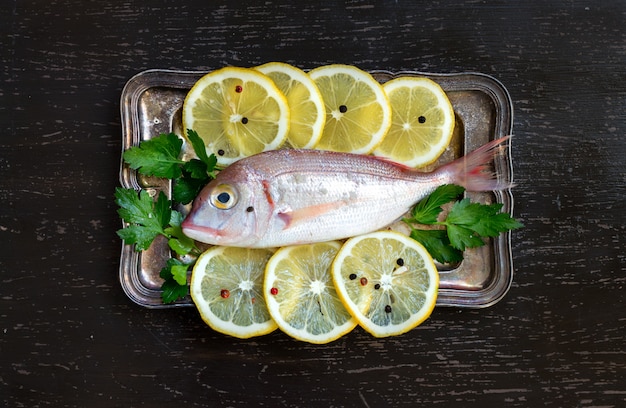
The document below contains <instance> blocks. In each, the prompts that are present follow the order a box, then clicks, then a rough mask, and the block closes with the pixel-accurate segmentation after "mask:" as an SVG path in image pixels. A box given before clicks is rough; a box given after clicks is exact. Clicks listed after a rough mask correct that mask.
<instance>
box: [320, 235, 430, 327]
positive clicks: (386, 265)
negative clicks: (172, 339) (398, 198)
mask: <svg viewBox="0 0 626 408" xmlns="http://www.w3.org/2000/svg"><path fill="white" fill-rule="evenodd" d="M332 274H333V280H334V282H335V287H336V288H337V293H339V296H340V297H341V300H342V301H343V302H344V304H345V306H346V308H347V309H348V310H349V311H350V313H351V314H352V315H353V316H354V317H355V318H356V319H357V320H358V322H359V324H360V325H361V327H363V328H364V329H365V330H366V331H368V332H369V333H371V334H372V335H373V336H376V337H386V336H394V335H399V334H402V333H406V332H407V331H409V330H411V329H412V328H414V327H416V326H417V325H419V324H420V323H421V322H423V321H424V320H425V319H426V318H427V317H428V316H430V314H431V312H432V310H433V308H434V307H435V301H436V300H437V291H438V287H439V275H438V272H437V268H436V267H435V264H434V263H433V260H432V258H431V257H430V255H429V254H428V252H427V251H426V249H424V247H423V246H422V245H421V244H419V243H418V242H416V241H415V240H413V239H412V238H409V237H407V236H406V235H402V234H400V233H397V232H391V231H379V232H374V233H371V234H366V235H361V236H358V237H355V238H351V239H349V240H348V241H347V242H346V243H345V244H344V246H343V247H342V248H341V250H340V251H339V253H338V254H337V256H336V258H335V261H334V262H333V265H332Z"/></svg>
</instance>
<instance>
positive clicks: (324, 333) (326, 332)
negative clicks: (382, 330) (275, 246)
mask: <svg viewBox="0 0 626 408" xmlns="http://www.w3.org/2000/svg"><path fill="white" fill-rule="evenodd" d="M340 247H341V245H340V244H339V243H338V242H334V241H332V242H323V243H317V244H311V245H300V246H291V247H283V248H281V249H279V250H278V251H276V253H275V254H274V256H272V257H271V258H270V260H269V262H268V264H267V268H266V269H265V283H264V285H263V286H264V289H263V290H264V293H265V300H266V302H267V307H268V309H269V311H270V314H271V315H272V317H273V318H274V320H275V321H276V323H277V324H278V327H280V329H281V330H282V331H284V332H285V333H286V334H287V335H289V336H291V337H293V338H295V339H298V340H301V341H306V342H309V343H316V344H324V343H329V342H331V341H333V340H336V339H338V338H339V337H341V336H343V335H344V334H346V333H348V332H350V331H351V330H352V329H353V328H354V327H355V326H356V324H357V322H356V320H354V318H352V316H351V315H350V313H348V311H347V310H346V309H345V307H344V306H343V304H342V303H341V301H340V300H339V297H338V296H337V293H336V291H335V288H334V286H333V282H332V278H331V275H330V265H331V263H332V261H333V258H334V257H335V254H336V253H337V251H339V248H340Z"/></svg>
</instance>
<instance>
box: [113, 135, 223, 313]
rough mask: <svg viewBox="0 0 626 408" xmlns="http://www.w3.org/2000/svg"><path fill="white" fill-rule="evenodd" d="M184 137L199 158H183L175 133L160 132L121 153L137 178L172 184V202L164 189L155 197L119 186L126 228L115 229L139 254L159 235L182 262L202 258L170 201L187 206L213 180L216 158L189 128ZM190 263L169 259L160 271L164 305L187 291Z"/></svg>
mask: <svg viewBox="0 0 626 408" xmlns="http://www.w3.org/2000/svg"><path fill="white" fill-rule="evenodd" d="M187 138H188V140H189V141H190V142H191V145H192V147H193V149H194V151H195V153H196V155H197V156H198V158H197V159H195V158H194V159H190V160H188V161H185V160H181V159H180V158H179V157H180V156H181V149H182V146H183V141H182V140H181V139H180V138H179V137H178V136H177V135H176V134H174V133H168V134H161V135H159V136H158V137H155V138H153V139H149V140H145V141H143V142H141V143H140V144H139V146H134V147H132V148H130V149H128V150H127V151H126V152H124V155H123V159H124V161H125V162H126V163H128V165H129V166H130V168H132V169H135V170H137V171H138V172H139V173H140V174H143V175H147V176H154V177H159V178H165V179H170V180H172V182H173V188H172V200H169V199H168V198H167V196H166V195H165V193H163V192H162V191H161V192H159V194H158V195H157V196H156V199H154V198H153V197H151V196H150V194H149V193H148V192H147V191H146V190H141V191H140V192H139V193H137V191H135V190H134V189H132V188H119V187H118V188H117V189H116V190H115V201H116V203H117V204H118V206H119V209H118V214H119V216H120V218H122V219H123V220H124V221H126V222H127V223H128V224H129V225H128V226H126V227H125V228H122V229H120V230H118V231H117V234H118V236H119V237H120V238H122V239H123V240H124V242H125V243H127V244H130V245H133V244H134V245H135V246H136V248H137V250H138V251H143V250H146V249H148V248H149V247H150V244H151V243H152V242H153V241H154V239H155V238H156V237H157V236H158V235H163V236H164V237H166V238H167V241H168V245H169V247H170V249H171V250H172V251H174V252H175V253H176V254H177V255H179V256H180V257H181V258H182V257H185V256H186V255H191V258H192V259H193V258H195V257H197V256H198V255H199V254H200V250H199V249H198V247H197V246H196V243H195V241H194V240H193V239H191V238H189V237H187V236H186V235H185V234H183V231H182V229H181V226H180V225H181V223H182V221H183V215H182V214H181V213H180V212H179V211H176V210H174V209H172V207H173V202H177V203H181V204H187V203H189V202H191V201H192V200H193V199H194V198H195V197H196V196H197V195H198V193H199V192H200V190H201V189H202V187H204V186H205V185H206V184H207V183H208V182H209V181H210V180H211V179H213V178H214V177H215V174H216V172H217V171H218V169H217V168H216V164H217V159H216V157H215V156H214V155H213V154H211V155H208V154H207V152H206V149H205V147H204V142H203V141H202V139H201V138H200V137H199V136H198V134H197V133H196V132H194V131H193V130H189V131H188V132H187ZM189 266H190V263H185V262H183V261H181V260H180V259H177V258H171V259H169V260H168V261H167V264H166V266H165V267H164V268H163V269H162V270H161V272H160V276H161V278H163V280H164V282H163V284H162V286H161V289H162V291H161V297H162V299H163V302H164V303H171V302H174V301H176V300H177V299H178V298H181V297H184V296H186V295H187V293H189V287H188V285H187V270H188V269H189Z"/></svg>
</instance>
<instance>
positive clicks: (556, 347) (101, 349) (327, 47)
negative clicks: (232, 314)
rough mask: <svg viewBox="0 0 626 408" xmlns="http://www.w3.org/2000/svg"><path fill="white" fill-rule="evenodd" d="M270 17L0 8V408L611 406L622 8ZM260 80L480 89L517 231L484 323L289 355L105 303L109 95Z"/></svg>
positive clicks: (112, 172) (276, 5)
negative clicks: (354, 78) (345, 71)
mask: <svg viewBox="0 0 626 408" xmlns="http://www.w3.org/2000/svg"><path fill="white" fill-rule="evenodd" d="M293 3H294V2H291V1H263V2H248V3H245V2H241V1H234V0H230V1H206V0H193V1H192V0H189V1H181V0H177V1H166V0H151V1H147V0H145V1H144V0H135V1H118V2H114V1H104V0H90V1H89V0H80V1H79V0H75V1H60V0H33V1H18V0H12V1H9V0H2V6H1V7H0V60H1V67H2V69H1V74H0V130H1V131H2V133H1V134H0V169H1V177H0V199H1V200H2V201H1V206H0V239H1V241H0V273H1V276H0V402H1V403H2V404H3V406H7V407H36V406H55V407H56V406H80V407H84V406H89V407H140V406H146V407H162V406H167V405H169V406H194V407H196V406H216V407H219V406H223V407H230V406H234V407H238V406H271V407H275V406H282V407H307V406H320V407H340V406H357V407H358V406H361V407H385V406H442V407H446V406H460V407H474V406H475V407H504V406H511V407H544V406H545V407H623V406H625V404H626V381H625V380H624V377H625V375H626V352H625V350H624V346H625V342H624V337H625V334H626V329H624V326H625V325H626V307H625V302H624V298H625V295H624V289H625V288H624V283H625V276H626V274H625V272H626V267H625V256H624V252H625V246H626V245H625V244H626V231H625V222H624V221H626V216H625V215H624V213H625V210H626V208H625V204H624V200H625V198H626V165H625V160H626V159H625V157H626V139H625V137H626V30H625V28H624V27H625V26H626V25H625V23H626V3H625V2H624V1H620V0H615V1H544V0H531V1H466V2H462V1H428V2H426V1H410V2H409V1H397V2H395V1H371V2H367V1H342V2H337V1H322V2H301V3H300V4H293ZM272 60H277V61H284V62H288V63H292V64H295V65H297V66H299V67H302V68H305V69H309V68H313V67H315V66H318V65H322V64H327V63H348V64H354V65H357V66H359V67H361V68H363V69H386V70H391V71H399V70H418V71H426V72H437V73H455V72H462V71H478V72H483V73H486V74H489V75H492V76H494V77H496V78H498V79H499V80H500V81H502V82H503V84H504V85H505V86H506V87H507V89H508V90H509V91H510V93H511V96H512V99H513V104H514V112H515V119H514V133H515V137H514V140H513V142H512V143H513V160H514V175H515V181H516V182H517V187H516V188H515V190H514V196H515V215H516V217H518V218H519V219H520V220H521V221H523V222H524V223H525V224H526V228H524V229H523V230H520V231H516V232H514V233H513V261H514V266H515V278H514V282H513V285H512V288H511V290H510V292H509V293H508V294H507V296H506V297H505V298H504V299H503V300H502V301H501V302H500V303H498V304H496V305H495V306H492V307H490V308H487V309H482V310H459V309H452V308H437V309H436V310H435V312H434V313H433V315H432V317H431V318H430V319H429V320H427V321H426V322H425V323H424V324H423V325H422V326H420V327H418V328H417V329H416V330H413V331H412V332H410V333H408V334H406V335H404V336H401V337H395V338H389V339H385V340H376V339H374V338H372V337H371V336H370V335H368V334H366V333H365V332H364V331H363V330H361V329H356V330H355V331H354V332H352V333H351V334H349V335H348V336H346V337H344V338H342V339H340V340H338V341H336V342H334V343H332V344H330V345H326V346H312V345H308V344H304V343H300V342H296V341H294V340H291V339H290V338H288V337H287V336H286V335H283V334H281V333H280V332H275V333H273V334H271V335H269V336H266V337H262V338H257V339H254V340H246V341H239V340H236V339H232V338H228V337H226V336H223V335H220V334H216V333H214V332H213V331H211V330H210V329H209V328H208V327H207V326H205V324H204V323H203V322H202V321H201V319H200V318H199V317H198V315H197V312H196V311H195V310H194V309H193V308H187V309H184V310H181V309H175V310H160V311H159V310H148V309H144V308H142V307H139V306H137V305H135V304H134V303H132V302H131V301H130V300H129V299H128V298H127V297H126V296H125V294H124V292H123V291H122V289H121V287H120V285H119V282H118V262H119V256H120V247H121V243H120V241H119V239H118V238H117V236H116V235H115V231H116V230H117V229H118V228H119V227H120V225H121V224H120V222H119V219H118V218H117V214H116V206H115V204H114V202H113V191H114V188H115V187H116V186H117V185H118V168H119V159H120V152H121V125H120V113H119V110H120V106H119V98H120V94H121V90H122V87H123V86H124V84H125V83H126V81H127V80H128V79H129V78H130V77H132V76H133V75H135V74H137V73H139V72H141V71H143V70H145V69H149V68H172V69H185V70H191V69H192V70H210V69H214V68H219V67H222V66H224V65H239V66H252V65H257V64H261V63H264V62H267V61H272Z"/></svg>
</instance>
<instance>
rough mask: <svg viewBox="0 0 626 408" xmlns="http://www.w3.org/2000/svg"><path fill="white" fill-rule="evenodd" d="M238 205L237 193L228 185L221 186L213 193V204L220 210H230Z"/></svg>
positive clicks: (216, 187)
mask: <svg viewBox="0 0 626 408" xmlns="http://www.w3.org/2000/svg"><path fill="white" fill-rule="evenodd" d="M236 203H237V192H236V191H235V189H234V188H233V187H232V186H229V185H228V184H219V185H217V186H215V188H214V189H213V191H212V192H211V204H212V205H213V207H215V208H217V209H219V210H228V209H229V208H232V207H233V206H234V205H235V204H236Z"/></svg>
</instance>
